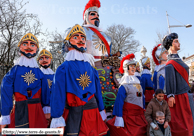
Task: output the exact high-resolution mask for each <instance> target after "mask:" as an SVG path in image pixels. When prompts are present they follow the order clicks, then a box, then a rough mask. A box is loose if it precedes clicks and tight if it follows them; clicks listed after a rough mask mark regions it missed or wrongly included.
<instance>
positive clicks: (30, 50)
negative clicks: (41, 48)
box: [25, 48, 33, 51]
mask: <svg viewBox="0 0 194 136" xmlns="http://www.w3.org/2000/svg"><path fill="white" fill-rule="evenodd" d="M25 51H33V50H32V49H30V48H28V49H25Z"/></svg>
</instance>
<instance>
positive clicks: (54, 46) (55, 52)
mask: <svg viewBox="0 0 194 136" xmlns="http://www.w3.org/2000/svg"><path fill="white" fill-rule="evenodd" d="M50 39H52V40H53V41H50V44H49V46H50V47H51V48H50V52H51V54H52V56H53V61H52V64H51V69H52V70H53V71H56V69H57V67H58V66H59V65H61V64H62V63H63V62H64V55H65V54H63V51H62V46H63V37H62V34H60V33H59V32H57V30H56V31H55V32H53V33H51V35H50Z"/></svg>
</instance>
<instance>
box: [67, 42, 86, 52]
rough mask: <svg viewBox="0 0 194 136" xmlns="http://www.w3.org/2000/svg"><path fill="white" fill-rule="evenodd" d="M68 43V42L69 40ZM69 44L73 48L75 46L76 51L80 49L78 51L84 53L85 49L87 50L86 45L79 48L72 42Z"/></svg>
mask: <svg viewBox="0 0 194 136" xmlns="http://www.w3.org/2000/svg"><path fill="white" fill-rule="evenodd" d="M69 43H70V42H69ZM70 45H71V46H72V47H73V48H75V49H76V50H78V51H80V52H82V53H84V52H86V50H87V47H85V48H84V47H80V48H78V47H77V46H76V45H73V44H71V43H70Z"/></svg>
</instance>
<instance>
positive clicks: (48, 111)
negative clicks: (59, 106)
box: [42, 106, 51, 114]
mask: <svg viewBox="0 0 194 136" xmlns="http://www.w3.org/2000/svg"><path fill="white" fill-rule="evenodd" d="M42 109H43V112H44V114H47V113H51V107H50V106H44V107H43V108H42Z"/></svg>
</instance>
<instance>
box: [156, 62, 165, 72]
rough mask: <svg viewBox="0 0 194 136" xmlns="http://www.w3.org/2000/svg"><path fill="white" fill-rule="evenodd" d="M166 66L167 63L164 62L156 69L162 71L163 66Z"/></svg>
mask: <svg viewBox="0 0 194 136" xmlns="http://www.w3.org/2000/svg"><path fill="white" fill-rule="evenodd" d="M165 66H166V64H162V65H158V67H157V69H156V71H157V72H158V71H160V70H161V69H162V68H164V67H165Z"/></svg>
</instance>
